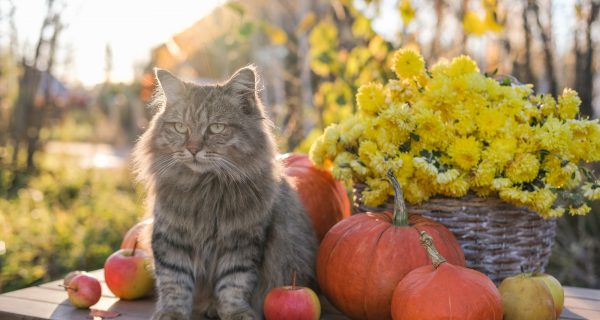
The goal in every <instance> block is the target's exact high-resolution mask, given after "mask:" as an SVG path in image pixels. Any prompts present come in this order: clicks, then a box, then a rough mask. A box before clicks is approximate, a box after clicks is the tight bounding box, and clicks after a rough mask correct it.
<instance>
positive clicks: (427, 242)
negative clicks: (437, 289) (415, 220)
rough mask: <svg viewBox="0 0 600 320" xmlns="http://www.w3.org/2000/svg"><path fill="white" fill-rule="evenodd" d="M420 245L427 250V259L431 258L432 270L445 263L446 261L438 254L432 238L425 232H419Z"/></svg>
mask: <svg viewBox="0 0 600 320" xmlns="http://www.w3.org/2000/svg"><path fill="white" fill-rule="evenodd" d="M420 234H421V245H422V246H423V247H424V248H425V250H427V254H428V255H429V258H431V263H432V264H433V268H434V269H437V267H439V266H440V264H442V263H444V262H446V259H444V257H442V255H441V254H440V253H439V252H438V250H437V248H436V247H435V245H434V244H433V238H432V237H431V236H430V235H428V234H427V232H425V231H421V232H420Z"/></svg>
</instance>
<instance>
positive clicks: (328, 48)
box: [308, 5, 392, 136]
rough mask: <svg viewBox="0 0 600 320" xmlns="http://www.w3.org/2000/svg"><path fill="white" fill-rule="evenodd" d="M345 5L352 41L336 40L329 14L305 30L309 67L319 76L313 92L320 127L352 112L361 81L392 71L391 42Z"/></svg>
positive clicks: (334, 24) (337, 36)
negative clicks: (316, 86)
mask: <svg viewBox="0 0 600 320" xmlns="http://www.w3.org/2000/svg"><path fill="white" fill-rule="evenodd" d="M346 9H347V11H348V12H349V15H350V16H351V20H352V25H351V32H352V38H353V41H346V42H344V41H341V40H339V39H340V36H341V35H340V34H339V33H340V31H339V30H338V26H337V25H336V23H335V21H334V19H333V18H329V19H324V20H321V21H320V22H319V23H317V24H316V25H315V26H314V27H313V28H312V30H311V32H310V34H309V39H308V40H309V44H310V51H309V57H310V58H309V59H310V66H311V70H312V71H313V72H314V73H315V74H316V75H318V76H320V77H321V78H322V81H321V82H320V83H319V85H318V88H317V89H316V93H315V95H314V103H315V105H316V106H317V108H318V109H319V111H320V115H321V121H320V122H321V123H320V124H321V125H322V127H324V126H327V125H329V124H331V123H334V122H339V121H340V120H342V119H345V118H347V117H348V116H350V115H351V114H352V112H353V111H354V104H353V99H354V98H353V97H354V95H355V93H356V91H357V89H358V87H359V86H360V85H361V84H363V83H368V82H370V81H375V80H379V81H382V80H386V79H388V78H389V77H390V76H391V75H392V73H391V72H390V70H389V65H390V61H389V59H388V56H389V55H388V53H389V52H390V50H391V49H392V45H391V44H390V43H389V42H388V41H386V40H384V39H383V38H382V37H381V36H379V35H377V34H375V32H374V31H373V29H372V27H371V21H370V20H369V19H368V18H367V17H365V16H364V15H363V14H362V13H361V12H360V11H358V10H357V9H355V8H354V7H353V6H350V5H349V6H347V7H346ZM316 130H320V129H319V128H317V129H316ZM309 136H310V134H309Z"/></svg>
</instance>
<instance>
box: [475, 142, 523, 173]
mask: <svg viewBox="0 0 600 320" xmlns="http://www.w3.org/2000/svg"><path fill="white" fill-rule="evenodd" d="M516 150H517V141H516V140H515V139H509V138H498V139H494V140H492V141H491V142H490V145H489V147H487V148H486V149H485V151H484V152H483V159H485V160H488V161H491V162H493V163H495V164H496V165H498V166H502V167H503V166H504V165H505V164H506V163H507V162H508V161H510V160H512V159H513V157H514V155H515V152H516Z"/></svg>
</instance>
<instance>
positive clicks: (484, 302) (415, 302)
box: [392, 242, 503, 320]
mask: <svg viewBox="0 0 600 320" xmlns="http://www.w3.org/2000/svg"><path fill="white" fill-rule="evenodd" d="M435 244H436V247H439V246H440V243H439V242H436V243H435ZM442 255H443V254H442ZM502 312H503V310H502V297H501V296H500V292H499V291H498V289H497V288H496V286H495V285H494V283H493V282H492V281H491V280H490V279H489V278H488V277H486V276H485V275H484V274H483V273H481V272H478V271H475V270H471V269H468V268H463V267H459V266H455V265H452V264H450V263H442V264H441V265H440V266H439V267H438V268H437V269H434V268H433V266H432V265H427V266H423V267H419V268H417V269H415V270H413V271H411V272H410V273H409V274H407V275H406V277H404V279H402V280H401V281H400V283H398V286H397V287H396V289H395V290H394V295H393V297H392V319H394V320H422V319H428V320H442V319H443V320H446V319H457V320H458V319H461V320H502Z"/></svg>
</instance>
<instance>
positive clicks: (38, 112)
mask: <svg viewBox="0 0 600 320" xmlns="http://www.w3.org/2000/svg"><path fill="white" fill-rule="evenodd" d="M46 5H47V6H46V17H45V19H44V22H43V23H42V28H41V30H40V34H39V38H38V41H37V45H36V48H35V53H34V56H33V58H32V60H31V62H30V63H28V62H27V61H26V59H25V58H23V60H22V68H23V70H24V72H23V76H22V77H21V78H20V79H19V88H20V90H19V95H18V98H17V101H16V103H15V107H14V108H13V115H12V126H11V136H12V142H13V155H12V166H13V169H14V170H16V169H17V168H18V166H19V165H18V158H19V153H20V149H21V144H22V143H25V146H26V152H27V165H26V168H27V171H29V172H31V171H33V170H34V169H35V165H34V155H35V153H36V151H37V150H38V149H39V148H40V146H39V142H40V129H41V128H42V126H43V124H44V118H45V113H46V111H47V109H48V106H47V103H50V100H51V99H49V98H50V91H49V90H50V86H47V87H46V91H45V92H42V93H41V94H42V95H43V103H42V104H41V105H38V106H37V107H36V105H35V102H36V101H35V98H36V95H38V94H39V88H40V81H41V79H42V71H41V70H42V69H45V72H46V74H47V75H48V76H49V75H51V74H52V73H51V72H52V68H53V66H54V59H55V56H56V48H57V43H58V38H59V35H60V33H61V32H62V30H63V27H64V25H63V24H62V21H61V17H60V11H61V9H62V8H57V7H56V6H55V0H47V2H46ZM15 177H17V175H15Z"/></svg>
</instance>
